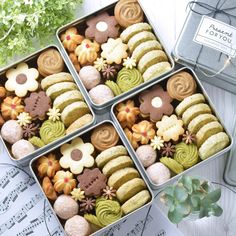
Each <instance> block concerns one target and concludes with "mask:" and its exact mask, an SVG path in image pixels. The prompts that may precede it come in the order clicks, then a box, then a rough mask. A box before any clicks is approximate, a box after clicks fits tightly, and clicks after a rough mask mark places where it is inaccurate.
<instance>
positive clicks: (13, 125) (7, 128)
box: [1, 120, 23, 144]
mask: <svg viewBox="0 0 236 236" xmlns="http://www.w3.org/2000/svg"><path fill="white" fill-rule="evenodd" d="M1 135H2V138H3V139H4V140H5V141H7V142H8V143H10V144H13V143H15V142H17V141H19V140H20V139H22V137H23V129H22V128H21V126H20V125H19V124H18V123H17V121H16V120H8V121H7V122H5V123H4V124H3V126H2V129H1Z"/></svg>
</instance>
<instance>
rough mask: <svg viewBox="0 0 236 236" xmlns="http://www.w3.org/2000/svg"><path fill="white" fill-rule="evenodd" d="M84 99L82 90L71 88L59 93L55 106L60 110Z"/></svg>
mask: <svg viewBox="0 0 236 236" xmlns="http://www.w3.org/2000/svg"><path fill="white" fill-rule="evenodd" d="M78 101H84V98H83V96H82V94H81V92H80V91H78V90H71V91H67V92H65V93H63V94H61V95H59V96H58V97H57V98H56V99H55V100H54V102H53V107H56V108H59V109H60V112H62V111H63V110H64V108H65V107H66V106H68V105H70V104H71V103H73V102H78Z"/></svg>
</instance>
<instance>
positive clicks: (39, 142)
mask: <svg viewBox="0 0 236 236" xmlns="http://www.w3.org/2000/svg"><path fill="white" fill-rule="evenodd" d="M28 141H29V142H30V143H31V144H33V145H34V146H35V147H38V148H41V147H43V146H45V143H44V142H43V140H42V139H40V138H39V137H36V136H33V137H32V138H30V139H29V140H28Z"/></svg>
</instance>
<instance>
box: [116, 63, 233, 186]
mask: <svg viewBox="0 0 236 236" xmlns="http://www.w3.org/2000/svg"><path fill="white" fill-rule="evenodd" d="M181 71H187V72H189V73H190V74H192V76H193V77H194V79H195V81H196V83H197V86H198V90H199V92H201V93H202V94H203V95H204V96H205V99H206V102H207V103H208V105H209V106H210V107H211V110H212V111H213V114H214V115H215V116H216V117H217V119H218V120H219V122H220V123H221V125H222V126H223V128H224V130H225V132H226V133H227V135H228V136H229V138H230V145H229V146H227V147H226V148H225V149H223V150H221V151H220V152H218V153H216V154H214V155H213V156H211V157H209V158H207V159H206V160H204V161H201V162H199V163H197V164H196V165H194V166H192V167H191V168H189V169H187V170H185V171H183V172H182V173H180V174H178V175H175V176H174V177H172V178H170V179H169V180H168V181H166V182H165V183H163V184H160V185H157V184H154V183H153V182H152V181H151V179H150V178H149V176H148V175H147V173H146V170H145V169H144V167H143V165H142V164H141V162H140V161H139V160H138V158H137V156H136V154H135V150H134V148H133V147H132V146H131V144H130V142H129V140H128V139H127V137H126V135H125V133H124V130H123V128H122V127H121V125H120V123H119V121H118V120H117V118H116V115H115V107H116V105H117V104H119V102H124V101H126V100H128V99H135V98H137V97H138V95H139V94H140V93H141V92H143V91H145V90H147V89H150V88H151V87H152V86H153V85H156V84H159V83H160V84H161V83H162V82H163V81H165V80H167V79H168V78H169V77H170V76H172V75H174V74H176V73H178V72H181ZM119 102H117V103H115V104H114V105H113V106H112V109H111V117H112V119H113V120H114V122H115V124H116V125H117V126H118V129H119V131H120V132H121V135H122V136H123V137H124V139H125V142H126V143H127V145H129V147H130V149H131V150H132V153H133V155H135V156H136V159H137V161H138V162H139V165H140V168H141V169H142V171H143V172H144V174H145V178H147V179H148V181H149V183H150V185H151V186H152V188H153V189H159V188H162V187H164V186H166V185H167V184H169V183H170V182H172V181H175V180H177V179H178V178H179V177H180V176H181V175H183V174H186V173H187V172H190V171H191V170H192V169H194V168H197V167H201V166H202V165H204V164H207V163H208V162H210V161H212V160H214V159H215V158H217V157H219V156H221V155H222V154H223V153H225V152H227V151H229V150H230V148H231V146H232V137H231V135H230V133H229V132H228V131H227V129H226V127H225V126H224V123H223V122H222V120H221V118H220V117H219V115H218V113H217V111H216V110H215V107H214V105H213V103H212V101H211V99H210V98H209V96H208V94H207V93H206V90H205V89H204V87H203V86H202V84H201V82H200V81H199V79H198V77H197V76H196V74H195V73H194V71H193V70H192V69H190V68H187V67H183V68H181V69H179V70H177V71H175V72H173V73H171V74H170V75H166V76H165V77H164V78H162V79H160V80H159V81H153V83H152V84H150V85H147V86H145V87H144V88H142V89H139V90H137V91H136V92H135V93H133V94H132V95H130V96H128V97H126V98H123V99H122V100H121V101H119Z"/></svg>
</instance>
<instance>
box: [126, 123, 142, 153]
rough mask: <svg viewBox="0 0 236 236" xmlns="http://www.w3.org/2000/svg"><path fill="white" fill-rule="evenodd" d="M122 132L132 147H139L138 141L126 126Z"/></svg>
mask: <svg viewBox="0 0 236 236" xmlns="http://www.w3.org/2000/svg"><path fill="white" fill-rule="evenodd" d="M124 132H125V135H126V137H127V139H128V140H129V141H130V143H131V145H132V147H133V148H134V149H135V150H136V149H137V148H138V147H139V145H138V142H137V141H136V140H135V139H134V136H133V133H132V132H131V131H130V130H129V129H128V128H125V129H124Z"/></svg>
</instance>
